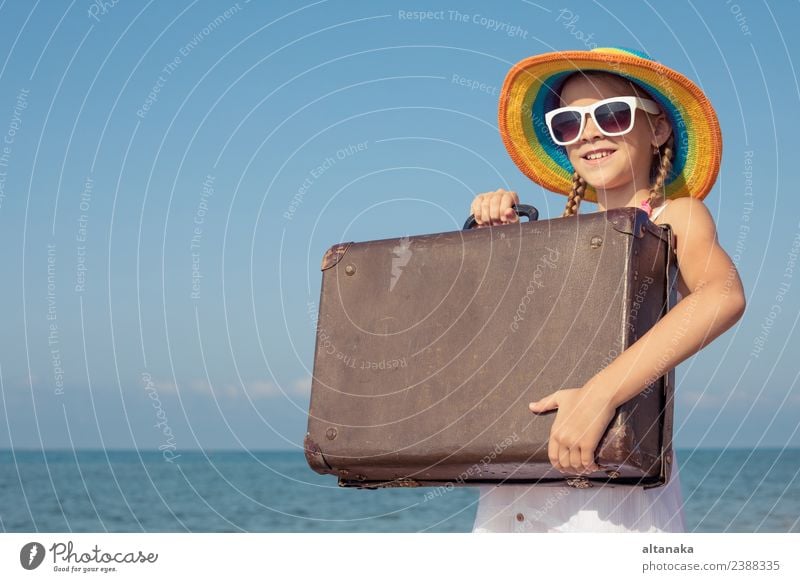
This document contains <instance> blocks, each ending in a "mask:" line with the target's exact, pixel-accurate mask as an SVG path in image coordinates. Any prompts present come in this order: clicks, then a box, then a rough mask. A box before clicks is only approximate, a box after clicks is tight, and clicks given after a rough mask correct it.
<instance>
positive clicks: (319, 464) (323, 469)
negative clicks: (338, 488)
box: [303, 432, 333, 475]
mask: <svg viewBox="0 0 800 582" xmlns="http://www.w3.org/2000/svg"><path fill="white" fill-rule="evenodd" d="M303 452H304V454H305V456H306V462H307V463H308V466H309V467H311V468H312V469H313V470H314V471H316V472H317V473H320V474H322V475H329V474H331V473H333V468H332V467H331V466H330V465H328V463H327V461H325V456H324V455H323V454H322V449H320V447H319V445H318V444H317V443H316V442H315V441H314V440H313V439H312V438H311V433H310V432H307V433H306V436H305V438H304V439H303Z"/></svg>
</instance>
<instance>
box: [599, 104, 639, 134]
mask: <svg viewBox="0 0 800 582" xmlns="http://www.w3.org/2000/svg"><path fill="white" fill-rule="evenodd" d="M594 118H595V119H596V120H597V125H599V126H600V129H601V130H602V131H604V132H606V133H623V132H626V131H628V130H629V129H630V128H631V120H632V112H631V108H630V106H629V105H628V104H627V103H625V102H624V101H613V102H611V103H605V104H603V105H601V106H600V107H598V108H597V109H595V112H594Z"/></svg>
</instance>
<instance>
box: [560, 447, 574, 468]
mask: <svg viewBox="0 0 800 582" xmlns="http://www.w3.org/2000/svg"><path fill="white" fill-rule="evenodd" d="M558 464H559V465H560V467H559V470H560V471H561V472H562V473H563V472H565V471H570V470H571V469H570V465H571V462H570V454H569V449H568V448H567V447H565V446H563V445H562V446H560V447H559V448H558Z"/></svg>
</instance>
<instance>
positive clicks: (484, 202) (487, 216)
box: [481, 195, 492, 224]
mask: <svg viewBox="0 0 800 582" xmlns="http://www.w3.org/2000/svg"><path fill="white" fill-rule="evenodd" d="M491 208H492V207H491V202H490V200H489V196H486V195H485V196H484V197H483V198H482V199H481V218H482V219H483V222H484V224H492V216H491V212H490V211H491Z"/></svg>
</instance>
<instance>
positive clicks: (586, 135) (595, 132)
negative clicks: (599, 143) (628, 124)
mask: <svg viewBox="0 0 800 582" xmlns="http://www.w3.org/2000/svg"><path fill="white" fill-rule="evenodd" d="M602 135H603V132H602V131H600V130H599V129H598V128H597V125H595V123H594V119H593V118H592V116H591V115H589V114H588V113H587V114H586V124H585V125H584V126H583V135H581V140H582V141H592V140H594V139H595V138H596V137H601V136H602Z"/></svg>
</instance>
